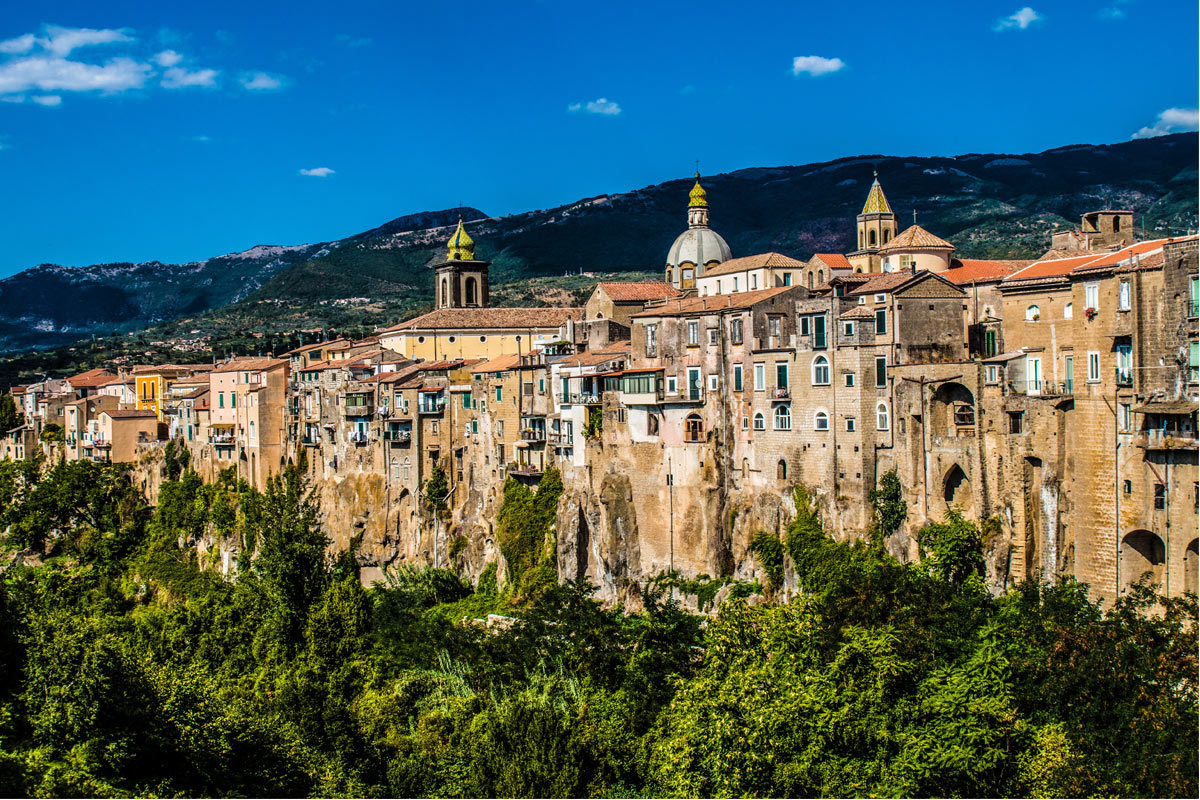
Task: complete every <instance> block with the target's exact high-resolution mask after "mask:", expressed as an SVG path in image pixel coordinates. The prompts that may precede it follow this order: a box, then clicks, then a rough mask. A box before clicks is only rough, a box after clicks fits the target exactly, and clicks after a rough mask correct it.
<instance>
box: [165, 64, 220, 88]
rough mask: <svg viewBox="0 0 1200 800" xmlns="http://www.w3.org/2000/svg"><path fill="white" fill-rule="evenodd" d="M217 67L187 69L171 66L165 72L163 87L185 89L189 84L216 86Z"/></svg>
mask: <svg viewBox="0 0 1200 800" xmlns="http://www.w3.org/2000/svg"><path fill="white" fill-rule="evenodd" d="M219 74H220V73H219V72H218V71H217V70H215V69H197V70H187V69H184V68H183V67H171V68H170V69H168V70H167V71H166V72H164V73H163V79H162V87H163V88H164V89H184V88H187V87H189V86H203V87H205V88H209V89H211V88H214V87H215V86H216V85H217V75H219Z"/></svg>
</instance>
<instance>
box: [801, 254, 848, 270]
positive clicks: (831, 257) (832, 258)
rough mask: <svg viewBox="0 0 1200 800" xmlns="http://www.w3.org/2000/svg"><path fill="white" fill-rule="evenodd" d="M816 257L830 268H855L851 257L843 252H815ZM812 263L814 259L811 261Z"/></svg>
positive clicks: (814, 256)
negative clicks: (847, 256)
mask: <svg viewBox="0 0 1200 800" xmlns="http://www.w3.org/2000/svg"><path fill="white" fill-rule="evenodd" d="M813 258H814V259H819V260H820V262H821V263H822V264H824V265H825V266H827V267H829V268H830V269H854V265H853V264H851V263H850V259H848V258H846V257H845V256H844V255H842V254H841V253H814V254H813ZM809 263H810V264H811V263H812V261H809Z"/></svg>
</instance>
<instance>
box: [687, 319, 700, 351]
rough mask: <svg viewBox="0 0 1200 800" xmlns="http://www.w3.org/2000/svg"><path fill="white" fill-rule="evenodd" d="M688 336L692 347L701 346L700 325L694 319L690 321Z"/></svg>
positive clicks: (688, 341)
mask: <svg viewBox="0 0 1200 800" xmlns="http://www.w3.org/2000/svg"><path fill="white" fill-rule="evenodd" d="M687 335H688V339H687V343H688V344H689V345H692V346H698V345H699V344H700V323H699V322H697V321H696V320H694V319H692V320H688V326H687Z"/></svg>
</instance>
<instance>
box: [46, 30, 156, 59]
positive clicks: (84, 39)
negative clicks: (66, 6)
mask: <svg viewBox="0 0 1200 800" xmlns="http://www.w3.org/2000/svg"><path fill="white" fill-rule="evenodd" d="M44 30H45V32H46V38H45V39H42V40H41V42H40V43H41V45H42V47H44V48H45V49H47V50H49V51H50V52H51V53H53V54H54V55H56V56H67V55H70V54H71V51H72V50H74V49H75V48H77V47H90V46H92V45H98V44H113V43H116V42H132V41H133V37H132V36H129V35H128V34H126V33H125V32H124V31H119V30H113V29H109V28H106V29H102V30H97V29H95V28H60V27H58V26H57V25H47V26H46V27H45V28H44Z"/></svg>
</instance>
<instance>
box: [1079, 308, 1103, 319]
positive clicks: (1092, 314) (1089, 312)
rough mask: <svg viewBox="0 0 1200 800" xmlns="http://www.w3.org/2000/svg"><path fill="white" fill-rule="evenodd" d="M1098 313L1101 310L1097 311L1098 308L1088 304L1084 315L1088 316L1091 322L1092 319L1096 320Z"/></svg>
mask: <svg viewBox="0 0 1200 800" xmlns="http://www.w3.org/2000/svg"><path fill="white" fill-rule="evenodd" d="M1097 313H1099V312H1097V311H1096V309H1095V308H1093V307H1092V306H1088V307H1087V308H1085V309H1084V310H1083V315H1084V316H1085V317H1087V318H1088V322H1091V321H1092V320H1094V319H1095V318H1096V314H1097Z"/></svg>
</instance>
